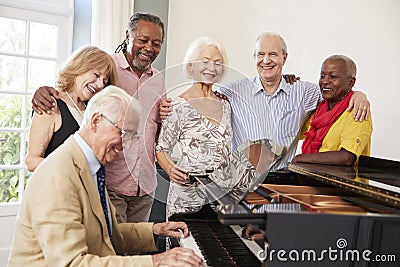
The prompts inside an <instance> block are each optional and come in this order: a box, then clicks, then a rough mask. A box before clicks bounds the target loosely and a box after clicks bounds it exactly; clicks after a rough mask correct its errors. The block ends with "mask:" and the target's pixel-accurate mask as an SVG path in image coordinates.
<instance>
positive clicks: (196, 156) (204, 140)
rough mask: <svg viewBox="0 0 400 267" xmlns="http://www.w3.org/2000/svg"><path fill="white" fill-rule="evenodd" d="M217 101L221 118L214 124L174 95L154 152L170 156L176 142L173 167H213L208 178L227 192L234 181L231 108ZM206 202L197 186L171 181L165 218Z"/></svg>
mask: <svg viewBox="0 0 400 267" xmlns="http://www.w3.org/2000/svg"><path fill="white" fill-rule="evenodd" d="M221 104H222V119H221V121H220V123H219V125H218V126H216V125H215V124H213V123H212V122H211V121H210V120H208V119H207V118H206V117H205V116H203V115H202V114H200V113H199V112H198V111H197V110H196V109H195V108H193V107H192V106H191V105H190V104H189V103H188V102H187V101H186V100H185V99H183V98H181V97H177V98H176V99H175V101H174V108H173V111H172V112H171V113H170V115H169V116H168V118H167V119H166V120H165V121H164V122H163V125H162V129H161V132H160V137H159V140H158V144H157V146H156V152H165V153H168V154H170V155H171V154H172V152H173V149H174V147H175V145H176V144H178V149H179V158H178V161H177V162H176V165H177V166H180V167H182V168H184V169H186V170H188V171H191V172H204V171H205V170H213V173H212V174H211V175H210V178H211V179H212V180H213V181H214V182H215V183H217V184H218V185H219V186H220V187H222V188H227V191H229V188H232V187H233V186H234V184H235V183H236V181H235V179H232V176H231V175H230V171H229V168H230V156H231V143H232V128H231V108H230V105H229V103H228V102H227V101H225V100H221ZM207 201H208V200H207V197H206V193H205V190H204V188H203V187H202V186H201V185H198V184H191V185H179V184H176V183H174V182H171V184H170V188H169V193H168V198H167V218H169V217H170V216H171V215H172V214H175V213H194V212H196V211H198V210H199V209H200V208H201V207H202V206H203V205H204V204H205V203H206V202H207Z"/></svg>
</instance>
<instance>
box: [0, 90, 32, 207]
mask: <svg viewBox="0 0 400 267" xmlns="http://www.w3.org/2000/svg"><path fill="white" fill-rule="evenodd" d="M22 97H25V96H19V95H14V96H11V97H8V98H7V99H2V100H1V101H0V127H1V128H10V127H13V128H14V127H16V128H19V127H20V126H21V114H22V113H21V103H22V101H21V99H22ZM28 110H29V108H28ZM22 134H25V133H23V132H22V133H21V132H12V133H11V132H4V131H2V132H0V165H7V166H9V168H8V169H1V170H0V202H12V201H17V200H18V187H19V175H20V172H21V171H20V164H21V162H20V161H21V160H20V157H21V156H20V151H21V135H22ZM24 145H26V144H24ZM23 163H24V162H22V164H23ZM13 165H19V166H15V169H13ZM10 166H11V167H10ZM23 173H24V176H25V181H26V179H27V178H28V177H27V175H26V171H25V170H24V171H23Z"/></svg>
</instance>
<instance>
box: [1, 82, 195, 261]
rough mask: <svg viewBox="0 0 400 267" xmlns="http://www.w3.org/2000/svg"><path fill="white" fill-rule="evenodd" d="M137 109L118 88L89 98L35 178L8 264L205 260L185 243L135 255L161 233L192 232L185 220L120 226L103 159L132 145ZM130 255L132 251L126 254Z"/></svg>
mask: <svg viewBox="0 0 400 267" xmlns="http://www.w3.org/2000/svg"><path fill="white" fill-rule="evenodd" d="M139 113H140V104H139V102H138V101H137V100H135V99H133V98H132V97H131V96H129V95H128V94H127V93H126V92H124V91H123V90H122V89H120V88H117V87H115V86H109V87H107V88H106V89H104V90H103V91H102V92H100V93H98V94H96V95H95V96H94V97H93V98H92V99H91V100H90V102H89V105H88V106H87V109H86V111H85V113H84V118H83V122H82V125H81V127H80V129H79V131H78V132H77V133H75V134H74V135H73V136H71V137H69V138H68V139H67V140H66V141H65V143H64V144H63V145H61V146H60V147H58V148H57V149H56V150H55V151H54V152H53V153H52V154H50V155H49V156H48V157H47V158H46V159H45V160H44V161H43V162H42V163H41V164H40V165H39V166H38V168H37V169H36V170H35V172H34V173H33V174H32V176H31V178H30V179H29V183H28V185H27V189H26V191H25V194H24V196H23V199H22V203H21V209H20V211H19V214H18V217H17V221H16V226H15V233H14V240H13V244H12V248H11V252H10V258H9V262H8V266H10V267H13V266H18V267H21V266H96V267H97V266H193V267H194V266H202V265H203V261H202V259H201V258H200V257H198V256H196V255H195V254H194V252H193V251H192V250H191V249H185V248H175V249H172V250H169V251H167V252H164V253H161V254H154V255H141V256H138V255H137V254H138V253H142V252H146V251H155V250H156V241H155V238H156V236H158V235H164V236H172V237H177V238H179V237H181V238H183V237H185V236H187V235H188V233H189V230H188V227H187V225H186V224H185V223H183V222H168V223H157V224H153V223H123V224H118V223H117V220H116V217H115V208H114V207H113V206H112V205H111V204H110V201H109V199H108V195H107V191H106V190H105V180H104V179H105V175H104V172H103V164H105V163H106V162H111V161H112V160H114V158H115V157H116V155H117V154H118V153H121V151H122V150H123V148H124V147H125V148H126V147H129V145H130V143H131V141H132V138H134V136H135V135H136V132H137V129H138V123H139ZM125 115H126V116H125ZM126 254H128V255H132V256H120V255H126Z"/></svg>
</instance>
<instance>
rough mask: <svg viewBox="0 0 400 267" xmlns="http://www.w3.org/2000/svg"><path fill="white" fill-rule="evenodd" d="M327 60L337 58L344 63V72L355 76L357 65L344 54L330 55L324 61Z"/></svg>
mask: <svg viewBox="0 0 400 267" xmlns="http://www.w3.org/2000/svg"><path fill="white" fill-rule="evenodd" d="M328 60H339V61H342V62H343V63H344V66H345V68H346V69H345V71H346V74H347V75H349V76H350V77H351V78H355V77H356V75H357V66H356V63H354V61H353V60H352V59H351V58H349V57H347V56H345V55H332V56H329V57H328V58H327V59H325V61H324V63H325V62H326V61H328Z"/></svg>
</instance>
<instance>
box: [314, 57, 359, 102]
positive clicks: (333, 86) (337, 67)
mask: <svg viewBox="0 0 400 267" xmlns="http://www.w3.org/2000/svg"><path fill="white" fill-rule="evenodd" d="M354 83H355V78H352V77H351V76H349V74H348V72H347V70H346V64H345V62H344V61H342V60H333V59H328V60H325V61H324V63H323V64H322V67H321V74H320V78H319V88H320V90H321V93H322V97H323V98H324V99H325V100H327V101H328V102H329V106H330V107H333V106H334V105H336V103H337V102H339V101H340V100H342V99H343V98H344V97H345V96H346V95H347V93H348V92H349V91H350V90H351V89H352V88H353V86H354Z"/></svg>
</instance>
